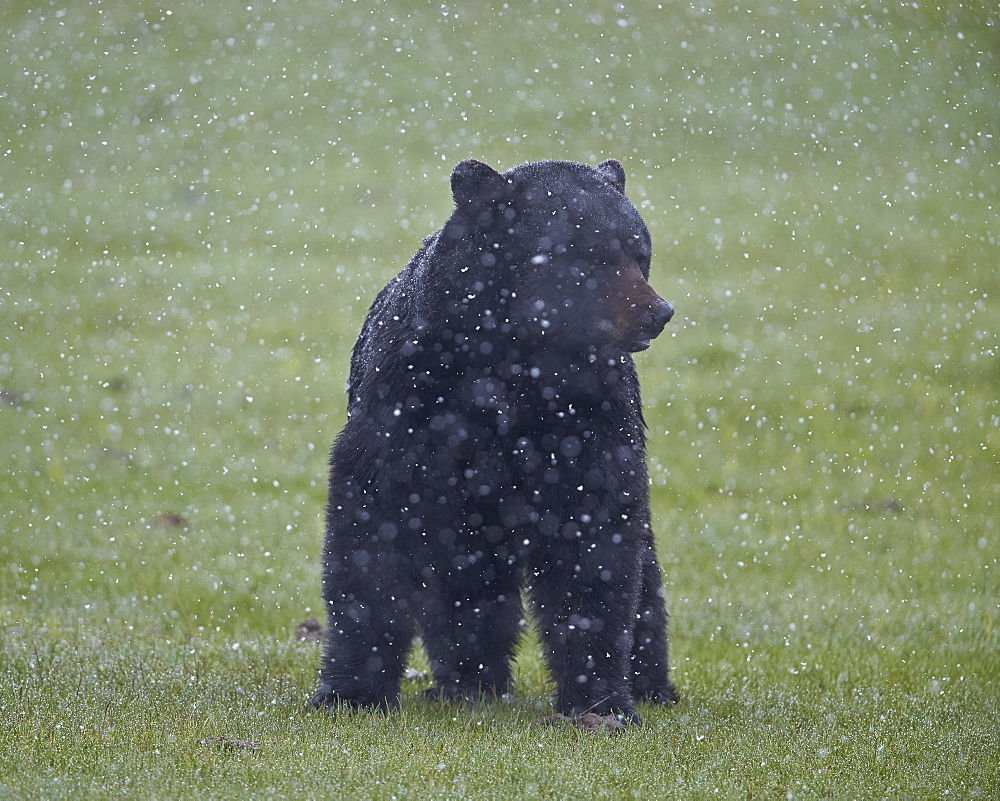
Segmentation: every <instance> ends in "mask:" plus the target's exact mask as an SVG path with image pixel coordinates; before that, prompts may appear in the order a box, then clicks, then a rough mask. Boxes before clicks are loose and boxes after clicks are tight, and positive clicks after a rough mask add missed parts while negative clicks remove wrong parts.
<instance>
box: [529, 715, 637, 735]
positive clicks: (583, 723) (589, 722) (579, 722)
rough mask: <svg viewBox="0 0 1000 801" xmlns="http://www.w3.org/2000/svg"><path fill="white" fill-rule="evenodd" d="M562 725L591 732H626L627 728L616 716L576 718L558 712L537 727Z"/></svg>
mask: <svg viewBox="0 0 1000 801" xmlns="http://www.w3.org/2000/svg"><path fill="white" fill-rule="evenodd" d="M560 723H571V724H572V725H574V726H576V727H577V728H580V729H583V730H584V731H589V732H597V731H605V732H612V731H624V730H625V728H626V727H625V724H624V723H623V722H622V721H621V720H619V719H618V718H617V717H616V716H615V715H598V714H597V713H596V712H584V713H583V714H582V715H577V716H575V717H571V716H570V715H563V714H562V713H560V712H556V713H555V714H554V715H549V717H547V718H542V720H540V721H539V722H538V723H537V724H536V725H538V726H556V725H558V724H560Z"/></svg>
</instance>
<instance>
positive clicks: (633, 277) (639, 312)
mask: <svg viewBox="0 0 1000 801" xmlns="http://www.w3.org/2000/svg"><path fill="white" fill-rule="evenodd" d="M622 277H623V278H624V279H625V281H626V282H627V288H625V289H623V291H621V292H620V294H619V295H618V298H617V302H615V303H614V306H613V308H612V310H611V314H610V321H609V322H610V325H609V326H608V329H607V330H609V331H610V332H611V333H612V336H613V337H614V338H615V339H616V340H617V341H618V343H619V345H620V346H621V347H623V348H624V349H626V350H629V351H632V352H633V353H635V352H637V351H640V350H646V348H648V347H649V345H650V343H651V341H652V340H654V339H656V337H658V336H659V335H660V333H661V332H662V331H663V328H664V326H665V325H666V324H667V323H668V322H670V318H671V317H673V316H674V307H673V306H671V305H670V303H669V302H667V301H666V300H664V299H663V298H661V297H660V296H659V295H657V294H656V290H654V289H653V287H651V286H650V285H649V284H648V283H647V281H646V279H645V277H644V276H643V275H642V273H641V272H640V271H639V270H638V269H635V268H633V269H630V270H628V271H627V272H626V273H625V274H624V275H623V276H622Z"/></svg>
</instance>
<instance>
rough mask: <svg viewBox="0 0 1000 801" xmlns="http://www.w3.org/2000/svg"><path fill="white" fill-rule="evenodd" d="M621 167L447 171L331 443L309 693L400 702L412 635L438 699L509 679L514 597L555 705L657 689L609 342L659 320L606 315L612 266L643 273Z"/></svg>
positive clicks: (638, 417)
mask: <svg viewBox="0 0 1000 801" xmlns="http://www.w3.org/2000/svg"><path fill="white" fill-rule="evenodd" d="M624 182H625V174H624V171H623V170H622V168H621V165H619V164H618V162H614V161H608V162H605V163H604V164H602V165H601V166H600V167H598V168H592V167H588V166H584V165H581V164H574V163H571V162H541V163H536V164H527V165H523V166H521V167H518V168H516V169H514V170H511V171H509V172H507V173H503V174H501V173H498V172H496V171H494V170H492V169H491V168H490V167H487V166H486V165H484V164H480V163H479V162H474V161H468V162H463V163H462V164H460V165H459V166H458V167H456V169H455V172H454V174H453V176H452V188H453V194H454V197H455V201H456V208H455V211H454V213H453V214H452V216H451V218H450V219H449V220H448V222H447V224H446V225H445V226H444V227H443V228H442V229H441V230H439V231H438V232H437V233H435V234H433V235H432V236H430V237H429V238H428V239H427V240H426V241H425V243H424V246H423V247H422V248H421V249H420V251H419V252H418V253H417V254H416V255H415V256H414V257H413V259H412V261H411V262H410V263H409V265H407V267H406V268H405V269H404V270H403V271H402V272H401V273H400V274H399V275H398V276H396V278H394V279H393V280H392V281H390V282H389V284H388V285H387V286H386V287H385V288H384V289H383V290H382V291H381V292H380V293H379V295H378V297H377V298H376V299H375V302H374V304H373V305H372V308H371V312H370V314H369V315H368V318H367V320H366V321H365V323H364V327H363V328H362V331H361V335H360V337H359V339H358V342H357V345H356V346H355V349H354V354H353V357H352V360H351V375H350V386H349V410H348V413H349V416H348V421H347V424H346V425H345V426H344V429H343V431H342V432H341V434H340V436H339V437H338V438H337V441H336V443H335V445H334V447H333V451H332V456H331V470H330V484H329V505H328V508H327V522H326V532H327V533H326V544H325V550H324V557H323V558H324V562H323V594H324V599H325V602H326V610H327V614H328V639H327V642H326V646H325V651H324V654H323V659H322V665H321V668H320V687H319V690H318V691H317V694H316V696H315V698H314V703H315V704H316V705H317V706H330V707H332V708H336V707H338V706H341V705H346V706H350V707H355V708H364V707H382V708H394V707H396V706H398V703H399V688H400V677H401V674H402V671H403V668H404V664H405V661H406V658H407V654H408V652H409V650H410V648H411V644H412V640H413V638H414V636H415V635H417V634H419V635H420V636H421V637H422V638H423V643H424V645H425V647H426V648H427V651H428V653H429V655H430V660H431V666H432V670H433V674H434V679H435V681H436V684H437V693H438V694H440V695H441V696H443V697H445V698H457V697H472V698H479V697H483V696H489V695H495V694H502V693H505V692H507V691H508V689H509V685H510V680H511V657H512V652H513V649H514V646H515V643H516V641H517V639H518V636H519V634H520V632H521V631H522V627H523V618H524V616H525V611H524V610H523V609H522V591H523V590H526V595H527V597H528V598H529V599H530V608H531V611H532V613H533V615H534V616H535V618H536V620H537V621H538V624H539V630H540V632H541V634H542V639H543V644H544V648H545V653H546V658H547V661H548V665H549V668H550V670H551V674H552V677H553V678H554V680H555V683H556V687H557V689H556V697H555V706H556V711H558V712H561V713H563V714H565V715H570V716H572V715H578V714H581V713H583V712H585V711H594V712H597V713H599V714H615V715H618V716H620V717H621V718H622V719H624V720H626V721H630V722H638V721H639V717H638V715H637V713H636V709H635V701H636V700H650V701H655V702H660V703H669V702H673V701H675V700H676V694H675V691H674V687H673V685H672V684H671V682H670V678H669V675H668V666H667V635H666V625H667V614H666V610H665V608H664V602H663V594H662V590H661V576H660V568H659V565H658V564H657V560H656V555H655V551H654V547H653V535H652V531H651V529H650V525H649V524H650V517H649V499H648V489H647V474H646V464H645V444H644V434H643V419H642V408H641V402H640V397H639V382H638V378H637V376H636V370H635V366H634V364H633V361H632V357H631V355H630V353H629V351H630V350H636V349H641V348H642V347H645V346H646V345H648V339H650V338H651V337H655V336H656V334H658V333H659V329H660V328H662V326H663V323H665V322H666V320H667V319H669V314H670V311H669V304H666V302H665V301H660V303H662V304H663V306H662V307H657V308H656V309H654V311H653V312H649V311H647V313H646V315H645V317H644V318H643V319H641V320H640V319H638V316H637V317H636V319H635V320H627V321H626V322H625V323H622V322H621V321H618V322H619V323H621V324H620V325H618V327H617V328H615V327H614V326H613V325H612V324H611V322H613V321H609V319H608V314H609V312H608V311H607V309H608V303H609V297H610V296H611V295H613V293H614V291H615V286H616V285H615V281H616V280H619V279H618V278H616V276H617V275H619V273H620V272H621V268H622V265H627V264H633V265H636V266H638V268H639V269H640V270H641V271H642V274H643V275H644V276H648V272H649V257H650V240H649V234H648V232H647V230H646V226H645V224H644V223H643V221H642V219H641V218H640V216H639V214H638V212H637V211H636V210H635V208H634V207H633V206H632V205H631V203H629V201H628V200H627V199H626V198H625V195H624ZM647 288H648V287H647ZM650 291H651V290H650ZM619 294H620V293H619ZM653 297H655V294H654V295H653ZM658 300H659V299H658ZM626 305H627V304H626ZM633 305H634V304H633ZM664 309H666V310H664ZM626 311H628V310H627V309H626ZM651 317H657V318H658V319H654V320H652V321H651ZM626 323H627V325H626ZM628 326H631V328H628ZM625 329H627V330H628V331H630V332H631V333H632V334H634V335H635V336H634V339H635V341H632V340H628V341H623V340H622V337H623V336H625V335H624V334H622V330H625ZM625 338H626V339H627V336H626V337H625ZM639 340H645V341H639Z"/></svg>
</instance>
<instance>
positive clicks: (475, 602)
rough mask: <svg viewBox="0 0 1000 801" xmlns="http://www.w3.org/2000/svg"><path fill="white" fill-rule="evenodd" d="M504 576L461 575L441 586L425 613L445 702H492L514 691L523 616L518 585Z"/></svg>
mask: <svg viewBox="0 0 1000 801" xmlns="http://www.w3.org/2000/svg"><path fill="white" fill-rule="evenodd" d="M501 567H503V568H505V569H504V570H503V571H502V572H497V571H496V570H495V569H493V568H487V569H485V570H474V571H473V570H456V571H453V572H451V573H449V574H448V575H446V576H443V577H441V578H440V579H439V580H438V581H437V582H436V587H435V589H436V590H437V592H436V593H435V596H434V598H433V600H432V601H431V602H430V603H428V604H427V605H426V606H425V609H424V610H423V613H422V616H421V617H422V621H421V622H422V629H423V639H424V646H425V647H426V649H427V654H428V656H429V657H430V662H431V672H432V673H433V674H434V679H435V682H436V684H437V686H436V687H435V688H433V689H432V690H430V691H428V695H429V696H431V697H436V698H441V699H443V700H457V699H468V700H478V699H481V698H485V699H489V698H493V697H498V696H501V695H503V694H505V693H507V692H509V691H510V682H511V659H512V656H513V650H514V645H515V643H516V642H517V638H518V636H519V634H520V631H521V620H522V617H523V611H522V607H521V595H520V589H519V586H518V582H517V581H516V580H515V577H514V575H513V574H512V572H511V571H510V568H509V567H508V566H506V565H503V566H501Z"/></svg>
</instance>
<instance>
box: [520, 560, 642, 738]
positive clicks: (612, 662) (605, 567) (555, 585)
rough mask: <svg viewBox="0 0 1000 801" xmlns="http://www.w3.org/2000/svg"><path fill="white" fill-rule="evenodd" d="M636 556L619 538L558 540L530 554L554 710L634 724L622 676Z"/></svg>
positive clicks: (632, 617) (625, 666) (626, 662)
mask: <svg viewBox="0 0 1000 801" xmlns="http://www.w3.org/2000/svg"><path fill="white" fill-rule="evenodd" d="M602 551H603V552H602ZM637 561H638V557H637V554H636V551H635V548H633V547H630V546H629V545H628V544H626V543H625V542H622V543H621V544H618V545H616V547H615V548H614V549H603V548H599V547H596V548H589V547H586V546H585V544H584V543H583V542H582V541H580V540H561V541H555V542H550V543H547V547H544V548H540V549H539V551H538V553H537V554H536V558H535V559H534V560H533V562H534V565H535V568H534V571H533V574H534V575H533V579H532V588H531V598H532V601H533V603H534V607H535V611H536V613H537V615H538V618H539V622H540V624H541V629H542V638H543V641H544V647H545V650H546V655H547V659H548V664H549V670H550V671H551V673H552V677H553V678H554V679H555V682H556V696H555V708H556V712H557V713H560V714H562V715H566V716H568V717H572V718H578V717H580V716H581V715H583V714H585V713H588V712H592V713H594V714H596V715H599V716H602V717H604V716H608V715H613V716H615V717H616V718H618V720H620V721H622V722H623V723H632V724H640V723H642V719H641V718H640V717H639V713H638V712H636V709H635V703H634V700H633V697H632V689H631V684H630V682H629V677H628V671H629V659H630V656H631V652H632V628H633V625H634V621H635V612H636V605H637V597H638V589H639V586H638V585H639V577H638V575H637V570H636V567H637Z"/></svg>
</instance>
